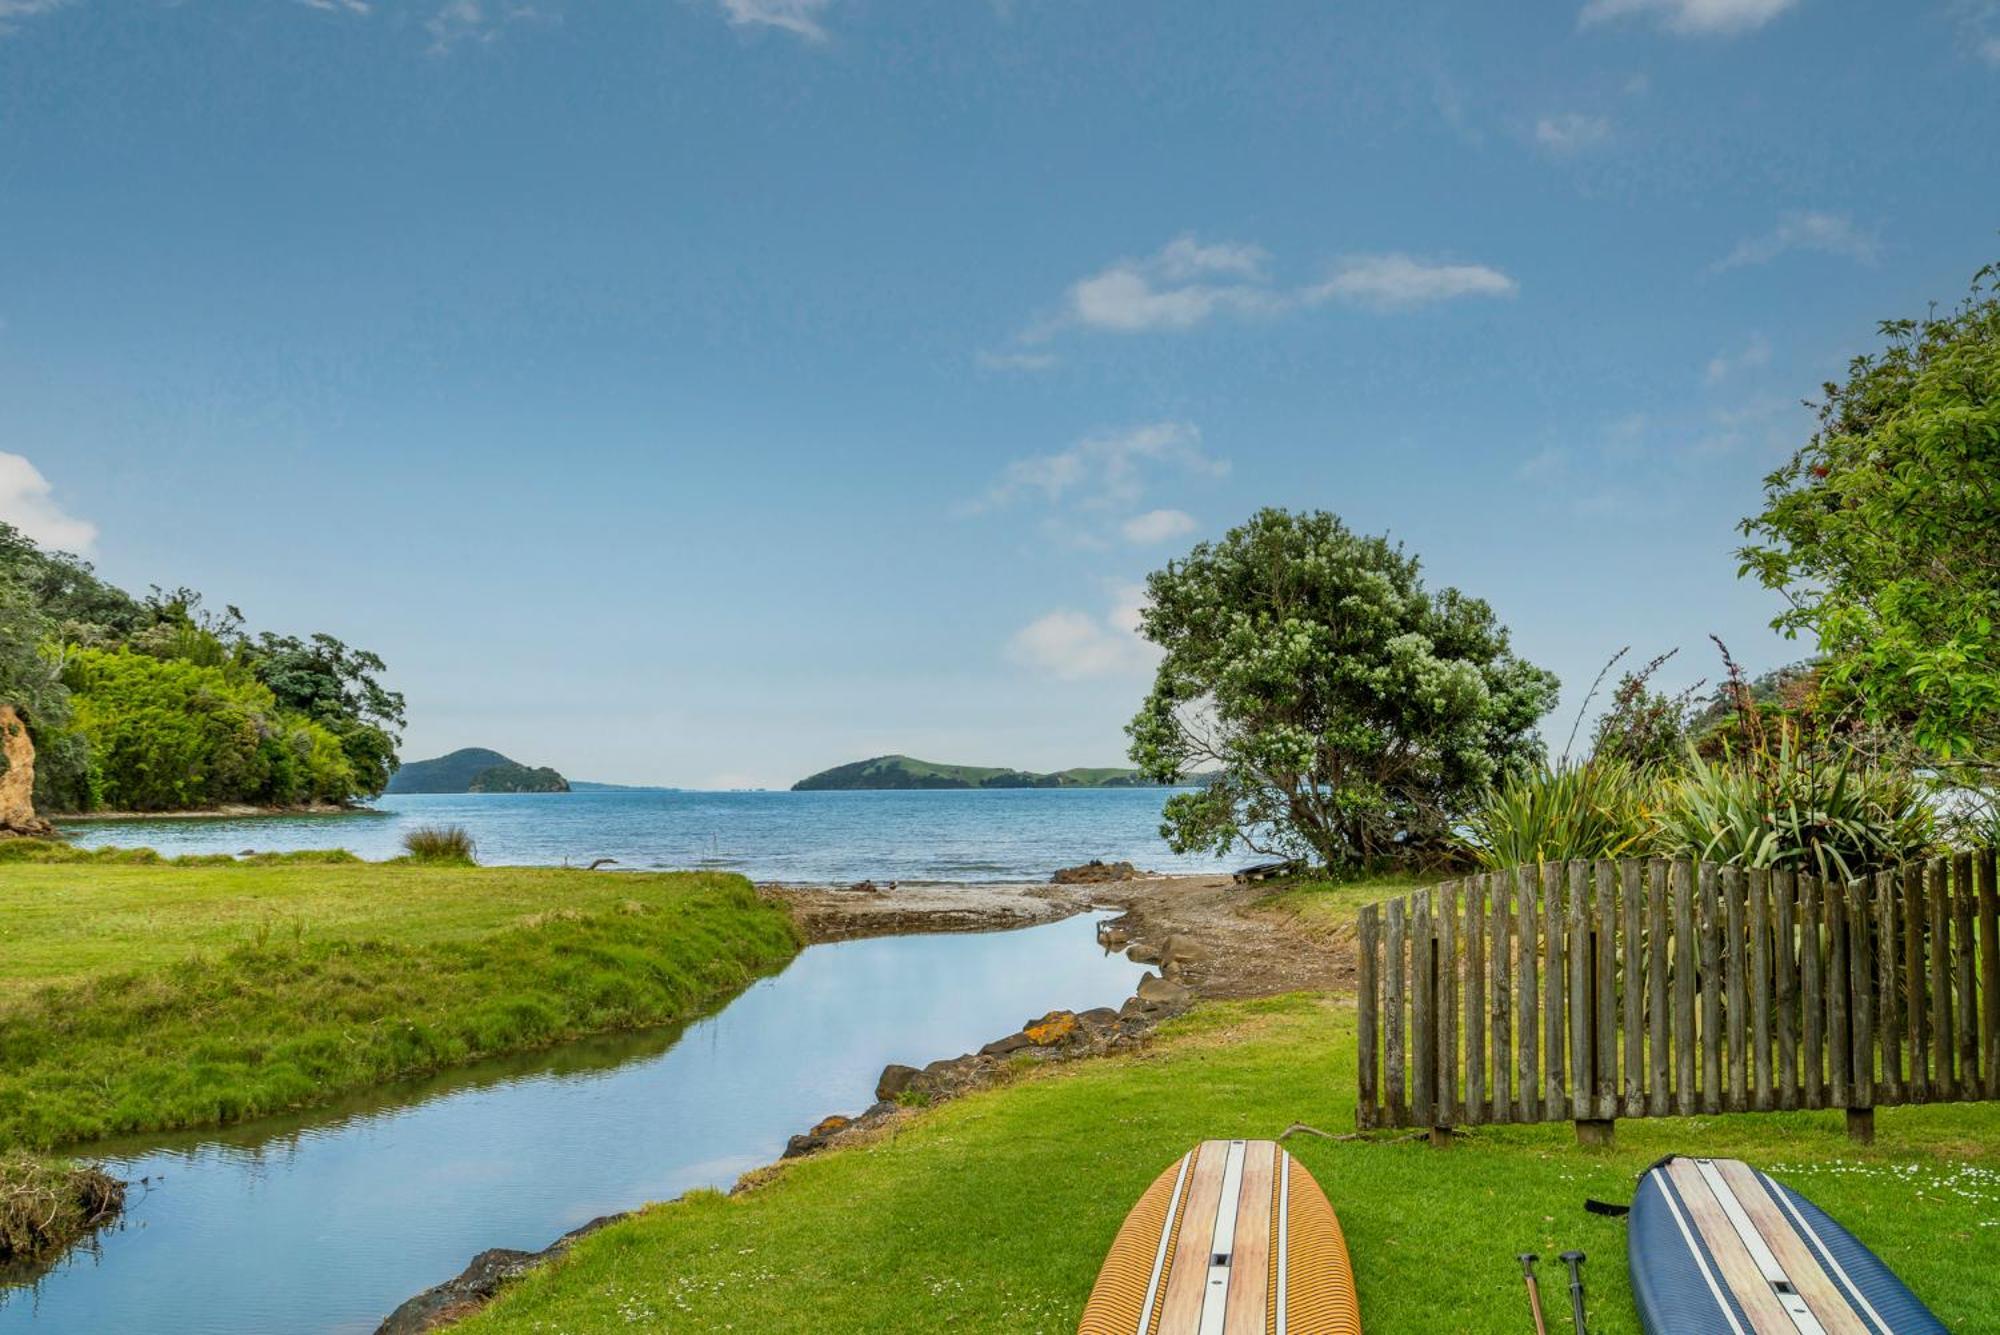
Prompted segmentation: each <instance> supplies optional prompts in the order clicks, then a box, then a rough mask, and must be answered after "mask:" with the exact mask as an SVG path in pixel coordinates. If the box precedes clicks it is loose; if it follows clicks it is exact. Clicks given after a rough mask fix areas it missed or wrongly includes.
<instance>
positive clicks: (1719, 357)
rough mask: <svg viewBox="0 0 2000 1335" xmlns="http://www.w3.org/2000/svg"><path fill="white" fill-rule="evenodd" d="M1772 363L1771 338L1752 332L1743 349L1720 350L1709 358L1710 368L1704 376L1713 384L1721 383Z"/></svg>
mask: <svg viewBox="0 0 2000 1335" xmlns="http://www.w3.org/2000/svg"><path fill="white" fill-rule="evenodd" d="M1770 364H1771V340H1770V339H1768V338H1765V337H1764V336H1763V335H1762V334H1752V335H1751V336H1750V338H1749V340H1748V341H1747V342H1745V343H1744V345H1743V348H1742V350H1741V351H1738V352H1733V353H1731V352H1718V353H1716V354H1715V355H1714V356H1713V357H1710V358H1709V359H1708V369H1707V370H1706V371H1705V372H1704V373H1703V378H1704V379H1706V380H1707V381H1708V383H1709V384H1711V385H1719V384H1721V383H1722V382H1723V381H1725V380H1728V379H1729V378H1730V377H1732V376H1735V375H1737V374H1739V373H1740V372H1743V371H1757V370H1762V369H1763V368H1764V367H1766V366H1769V365H1770Z"/></svg>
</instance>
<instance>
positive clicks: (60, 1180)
mask: <svg viewBox="0 0 2000 1335" xmlns="http://www.w3.org/2000/svg"><path fill="white" fill-rule="evenodd" d="M124 1208H125V1184H124V1183H123V1182H121V1181H119V1180H118V1179H117V1178H115V1177H113V1176H111V1174H109V1173H107V1172H105V1171H104V1170H103V1169H102V1168H99V1167H98V1166H97V1165H96V1164H87V1163H67V1162H62V1161H50V1160H46V1159H37V1158H33V1157H31V1156H29V1155H25V1154H24V1155H15V1156H11V1157H8V1158H5V1159H0V1262H8V1261H33V1260H35V1259H37V1258H40V1257H47V1256H51V1255H53V1254H54V1253H57V1252H60V1251H61V1250H62V1249H63V1248H65V1247H67V1246H69V1245H70V1244H71V1243H72V1242H75V1241H76V1240H77V1239H78V1238H81V1237H82V1236H83V1235H84V1234H86V1233H88V1232H90V1231H91V1230H92V1229H94V1228H96V1227H98V1226H99V1225H100V1224H104V1223H108V1222H109V1221H110V1220H111V1219H112V1218H114V1217H115V1216H116V1215H117V1214H118V1212H119V1211H120V1210H122V1209H124Z"/></svg>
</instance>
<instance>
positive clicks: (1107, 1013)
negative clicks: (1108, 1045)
mask: <svg viewBox="0 0 2000 1335" xmlns="http://www.w3.org/2000/svg"><path fill="white" fill-rule="evenodd" d="M1076 1020H1077V1023H1078V1024H1081V1025H1082V1026H1084V1027H1085V1028H1086V1029H1109V1028H1110V1027H1111V1026H1113V1025H1115V1024H1117V1023H1118V1012H1117V1011H1115V1010H1113V1009H1111V1007H1109V1006H1097V1007H1094V1008H1093V1009H1091V1010H1087V1011H1079V1012H1077V1016H1076Z"/></svg>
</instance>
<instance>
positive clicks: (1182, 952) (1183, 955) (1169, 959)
mask: <svg viewBox="0 0 2000 1335" xmlns="http://www.w3.org/2000/svg"><path fill="white" fill-rule="evenodd" d="M1211 954H1212V952H1211V951H1210V950H1209V948H1208V947H1207V946H1205V945H1203V944H1202V943H1201V942H1199V941H1197V940H1195V939H1194V938H1193V937H1191V936H1186V935H1183V934H1181V933H1179V932H1176V933H1175V934H1174V935H1172V936H1170V937H1168V938H1167V942H1166V944H1165V945H1163V946H1161V947H1160V958H1161V960H1163V961H1165V962H1166V963H1168V964H1200V963H1202V962H1204V961H1206V960H1207V959H1209V958H1210V957H1211Z"/></svg>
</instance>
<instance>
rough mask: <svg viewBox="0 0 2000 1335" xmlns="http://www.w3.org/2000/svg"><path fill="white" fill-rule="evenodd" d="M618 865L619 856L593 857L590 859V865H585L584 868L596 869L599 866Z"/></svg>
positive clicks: (586, 869)
mask: <svg viewBox="0 0 2000 1335" xmlns="http://www.w3.org/2000/svg"><path fill="white" fill-rule="evenodd" d="M617 865H618V859H617V858H592V859H591V861H590V865H589V866H588V867H585V868H584V870H585V871H596V870H597V869H598V868H599V867H615V866H617Z"/></svg>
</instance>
